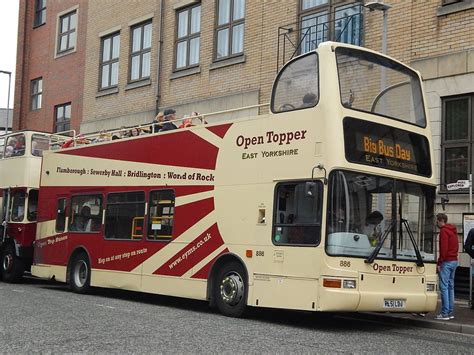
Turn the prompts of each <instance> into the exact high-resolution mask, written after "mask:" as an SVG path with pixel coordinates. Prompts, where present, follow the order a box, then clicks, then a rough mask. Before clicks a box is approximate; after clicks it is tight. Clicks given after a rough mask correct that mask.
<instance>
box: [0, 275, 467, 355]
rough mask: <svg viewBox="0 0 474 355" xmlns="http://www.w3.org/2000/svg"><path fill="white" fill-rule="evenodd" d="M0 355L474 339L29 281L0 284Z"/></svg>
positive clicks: (377, 348) (403, 348) (290, 349)
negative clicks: (235, 313) (220, 310)
mask: <svg viewBox="0 0 474 355" xmlns="http://www.w3.org/2000/svg"><path fill="white" fill-rule="evenodd" d="M0 302H1V307H2V309H1V311H0V352H1V353H18V352H20V353H26V352H28V353H29V352H53V353H54V352H61V353H62V352H87V353H89V352H99V351H100V352H120V353H130V352H135V353H150V352H163V353H176V352H180V353H183V352H185V353H208V352H210V351H212V352H229V353H262V352H263V353H275V352H278V353H294V352H297V353H301V352H306V353H308V352H311V353H328V352H329V353H335V352H349V353H351V352H357V353H360V352H371V353H381V352H384V353H386V352H400V353H412V352H416V353H419V352H425V353H454V352H455V353H466V354H467V353H471V354H472V353H473V352H474V336H470V335H461V334H453V333H447V332H441V331H436V330H429V329H422V328H403V327H399V326H393V325H386V324H378V323H370V322H366V321H364V320H361V319H351V318H345V317H341V316H338V315H327V314H325V315H324V314H312V313H304V312H289V311H281V310H265V309H255V310H251V312H249V315H248V316H247V318H245V319H233V318H226V317H223V316H221V315H220V314H217V313H216V312H215V311H212V310H210V309H209V308H208V306H207V303H204V302H198V301H189V300H183V299H179V298H171V297H162V296H156V295H147V294H141V293H133V292H125V291H115V290H105V289H96V290H94V292H93V293H92V294H90V295H77V294H73V293H71V292H70V291H69V290H68V289H67V288H66V286H65V285H62V284H58V283H53V282H45V281H40V280H34V279H27V280H26V281H25V283H23V284H18V285H10V284H5V283H0Z"/></svg>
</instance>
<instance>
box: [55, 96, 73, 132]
mask: <svg viewBox="0 0 474 355" xmlns="http://www.w3.org/2000/svg"><path fill="white" fill-rule="evenodd" d="M54 118H55V124H54V131H55V132H65V131H69V130H70V129H71V103H70V102H69V103H67V104H62V105H57V106H55V107H54Z"/></svg>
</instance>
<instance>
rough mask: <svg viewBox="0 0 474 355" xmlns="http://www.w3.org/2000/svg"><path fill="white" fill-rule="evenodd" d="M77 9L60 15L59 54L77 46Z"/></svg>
mask: <svg viewBox="0 0 474 355" xmlns="http://www.w3.org/2000/svg"><path fill="white" fill-rule="evenodd" d="M76 30H77V11H76V10H74V11H71V12H69V13H67V14H65V15H62V16H60V17H59V31H58V32H59V33H58V54H61V53H65V52H69V51H71V50H73V49H75V48H76V35H77V32H76Z"/></svg>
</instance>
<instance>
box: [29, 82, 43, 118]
mask: <svg viewBox="0 0 474 355" xmlns="http://www.w3.org/2000/svg"><path fill="white" fill-rule="evenodd" d="M42 98H43V78H38V79H34V80H31V111H35V110H39V109H40V108H41V99H42Z"/></svg>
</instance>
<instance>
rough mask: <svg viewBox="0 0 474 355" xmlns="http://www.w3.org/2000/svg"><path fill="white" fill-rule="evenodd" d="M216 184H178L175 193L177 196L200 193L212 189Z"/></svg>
mask: <svg viewBox="0 0 474 355" xmlns="http://www.w3.org/2000/svg"><path fill="white" fill-rule="evenodd" d="M212 190H214V186H212V185H205V186H176V188H175V193H176V197H181V196H187V195H193V194H198V193H200V192H206V191H212Z"/></svg>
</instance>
